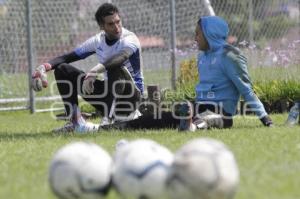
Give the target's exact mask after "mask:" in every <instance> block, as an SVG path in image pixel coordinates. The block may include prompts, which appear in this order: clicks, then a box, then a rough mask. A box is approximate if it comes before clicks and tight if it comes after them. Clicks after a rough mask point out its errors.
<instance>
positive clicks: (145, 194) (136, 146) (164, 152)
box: [113, 139, 173, 199]
mask: <svg viewBox="0 0 300 199" xmlns="http://www.w3.org/2000/svg"><path fill="white" fill-rule="evenodd" d="M172 162H173V154H172V153H171V152H170V151H169V150H168V149H167V148H166V147H164V146H162V145H160V144H158V143H156V142H154V141H152V140H147V139H138V140H134V141H131V142H127V143H126V144H124V145H122V147H119V148H118V149H117V150H116V153H115V156H114V163H115V164H114V173H113V184H114V185H115V188H116V189H117V191H118V192H119V193H120V194H121V196H122V197H124V198H136V199H139V198H147V199H154V198H165V196H166V195H165V193H166V189H165V182H166V178H167V176H168V172H169V168H170V166H171V164H172Z"/></svg>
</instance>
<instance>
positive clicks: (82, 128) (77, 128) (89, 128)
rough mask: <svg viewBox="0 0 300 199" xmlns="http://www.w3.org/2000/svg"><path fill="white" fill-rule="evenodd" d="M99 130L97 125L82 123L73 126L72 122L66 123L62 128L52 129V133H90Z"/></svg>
mask: <svg viewBox="0 0 300 199" xmlns="http://www.w3.org/2000/svg"><path fill="white" fill-rule="evenodd" d="M98 130H99V125H98V124H93V123H91V122H84V123H80V124H73V123H72V122H68V123H66V124H65V125H64V126H62V127H60V128H57V129H54V130H53V131H52V132H53V133H71V132H75V133H92V132H97V131H98Z"/></svg>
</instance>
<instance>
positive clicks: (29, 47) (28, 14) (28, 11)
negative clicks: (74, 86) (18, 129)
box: [26, 0, 35, 113]
mask: <svg viewBox="0 0 300 199" xmlns="http://www.w3.org/2000/svg"><path fill="white" fill-rule="evenodd" d="M26 20H27V59H28V91H29V109H30V113H34V112H35V98H34V92H33V90H32V89H31V75H32V67H33V58H32V55H33V51H32V23H31V22H32V18H31V0H27V1H26Z"/></svg>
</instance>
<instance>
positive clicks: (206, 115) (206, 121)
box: [193, 110, 224, 129]
mask: <svg viewBox="0 0 300 199" xmlns="http://www.w3.org/2000/svg"><path fill="white" fill-rule="evenodd" d="M193 123H194V124H195V125H196V127H197V129H210V128H223V127H224V122H223V118H222V115H220V114H216V113H214V112H211V111H209V110H207V111H205V112H203V113H201V114H199V115H197V116H196V117H195V120H194V122H193Z"/></svg>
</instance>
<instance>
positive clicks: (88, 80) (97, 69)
mask: <svg viewBox="0 0 300 199" xmlns="http://www.w3.org/2000/svg"><path fill="white" fill-rule="evenodd" d="M105 70H106V69H105V67H104V65H103V64H97V65H96V66H94V67H93V68H92V69H91V70H90V72H88V73H87V74H86V76H85V78H84V80H83V84H82V92H83V94H85V95H90V94H91V93H93V92H94V82H95V80H96V77H97V74H100V73H103V72H104V71H105Z"/></svg>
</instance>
